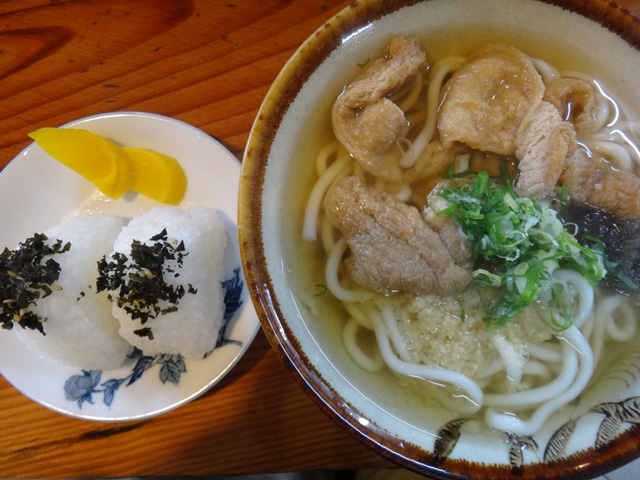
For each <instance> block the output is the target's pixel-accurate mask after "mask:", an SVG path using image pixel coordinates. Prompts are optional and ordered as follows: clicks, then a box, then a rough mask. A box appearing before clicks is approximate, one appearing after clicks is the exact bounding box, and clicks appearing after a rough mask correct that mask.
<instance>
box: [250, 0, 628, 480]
mask: <svg viewBox="0 0 640 480" xmlns="http://www.w3.org/2000/svg"><path fill="white" fill-rule="evenodd" d="M423 1H430V0H423ZM538 1H540V2H542V3H547V4H551V5H556V6H559V7H561V8H563V9H566V10H570V11H573V12H575V13H578V14H580V15H582V16H584V17H586V18H589V19H591V20H593V21H594V22H596V23H599V24H600V25H602V26H603V27H605V28H607V29H608V30H610V31H612V32H613V33H615V34H616V35H618V36H620V37H621V38H623V39H624V40H625V41H626V42H627V43H628V44H630V45H631V46H633V47H634V48H635V49H636V50H640V21H638V19H636V18H635V17H634V16H632V15H631V14H630V13H629V12H628V11H627V10H626V9H623V8H620V7H619V6H618V5H617V4H615V3H614V2H605V1H591V2H588V4H585V3H583V1H584V0H555V1H554V0H538ZM416 3H421V0H406V1H401V0H391V1H389V0H386V1H383V0H374V1H370V2H355V3H353V4H351V5H349V6H347V7H346V8H344V9H343V10H342V11H340V12H339V13H338V14H336V15H335V16H334V17H332V18H331V19H330V20H328V21H327V22H326V23H325V24H324V25H323V26H321V27H320V28H318V29H317V30H316V31H315V32H314V33H313V34H312V36H311V37H309V38H308V39H307V40H306V41H305V42H304V43H303V44H302V45H301V46H300V48H299V49H298V50H297V51H296V53H295V54H294V55H293V56H292V57H291V59H290V60H289V61H288V62H287V63H286V65H285V66H284V67H283V69H282V71H281V72H280V73H279V74H278V76H277V78H276V79H275V81H274V83H273V85H272V86H271V88H270V89H269V91H268V93H267V96H266V97H265V100H264V101H263V103H262V106H261V107H260V110H259V112H258V115H257V117H256V119H255V121H254V124H253V127H252V130H251V134H250V137H249V141H248V144H247V148H246V151H245V154H244V159H243V165H242V174H241V180H240V191H239V197H238V225H239V228H238V232H239V239H240V253H241V257H242V264H243V268H244V274H245V278H246V281H247V287H248V289H249V292H250V295H251V299H252V301H253V302H254V304H255V306H256V310H257V312H258V316H259V318H260V322H261V324H262V326H263V330H264V332H265V334H266V336H267V338H268V340H269V342H270V343H271V345H272V347H273V348H274V350H275V351H276V354H277V356H278V357H279V359H280V361H281V362H282V363H283V365H284V366H285V367H286V368H287V369H288V370H289V372H290V373H291V374H292V376H293V377H294V378H295V380H296V381H297V382H298V383H299V384H300V386H301V387H302V388H303V390H304V391H305V393H306V394H307V395H308V396H309V397H310V398H311V399H312V400H313V401H314V402H315V403H316V404H317V405H318V406H319V407H320V409H321V410H322V411H323V412H324V413H325V414H327V415H328V416H329V417H330V418H331V419H332V420H334V421H335V422H336V423H337V424H338V425H339V426H340V427H342V428H343V429H345V430H346V431H348V432H349V433H350V434H351V435H352V436H353V437H354V438H356V439H357V440H359V441H360V442H362V443H363V444H364V445H366V446H367V447H369V448H371V449H372V450H373V451H375V452H376V453H378V454H379V455H381V456H382V457H384V458H386V459H388V460H391V461H392V462H394V463H396V464H398V465H400V466H402V467H404V468H407V469H410V470H413V471H415V472H417V473H421V474H425V475H429V476H431V477H432V478H437V479H444V480H452V479H460V480H462V479H467V480H471V479H474V480H480V479H490V478H491V479H496V478H509V477H512V476H514V475H515V476H517V477H518V478H521V479H536V480H544V479H549V480H551V479H560V478H562V479H570V478H591V477H595V476H599V475H603V474H605V473H607V472H609V471H611V470H614V469H616V468H618V467H620V466H622V465H624V464H625V463H627V462H629V461H631V460H633V459H635V458H636V457H637V456H638V455H639V454H640V426H638V425H634V426H632V427H630V428H629V429H627V430H626V431H625V432H624V433H622V434H621V435H619V436H618V437H616V439H615V440H614V441H612V442H610V443H608V444H606V445H605V446H603V447H599V448H597V449H596V448H594V447H591V448H589V449H587V450H585V451H582V452H579V453H576V454H574V455H571V456H570V457H568V458H565V459H562V460H558V461H554V462H552V463H544V462H538V463H535V464H527V465H526V466H525V467H524V469H522V470H519V471H514V470H513V469H512V468H510V467H509V466H506V465H502V466H496V465H486V464H479V463H473V462H468V461H465V460H450V459H444V460H442V459H438V458H435V457H434V455H433V454H431V453H429V452H427V451H425V450H423V449H422V448H420V447H418V446H416V445H411V444H408V443H407V442H404V441H403V442H402V445H401V446H400V445H399V443H400V442H399V441H400V439H398V438H397V437H395V436H394V435H392V434H390V433H389V432H387V431H385V430H384V429H382V428H379V427H377V426H375V425H374V424H373V422H372V423H370V424H369V426H368V427H366V428H365V427H364V426H363V425H362V424H361V423H360V422H359V421H358V420H359V419H360V418H361V414H360V412H358V411H357V410H356V409H355V408H353V407H352V406H351V405H349V404H348V403H346V402H345V401H344V400H343V399H342V398H341V397H340V395H339V394H338V393H337V392H335V391H333V389H332V388H331V386H330V385H329V384H328V382H326V381H324V379H323V378H322V376H321V375H320V373H319V372H317V371H316V370H315V368H314V367H313V365H312V364H311V362H310V361H309V359H308V358H307V357H306V356H305V355H304V353H303V352H302V351H301V349H300V345H299V344H298V342H297V340H296V338H295V337H294V336H293V334H292V332H291V330H290V329H289V327H288V325H287V323H286V321H284V320H281V319H283V315H282V312H281V309H280V305H279V304H278V301H277V299H276V297H275V293H274V289H273V285H272V281H271V278H270V276H269V273H268V272H267V271H265V270H264V269H263V268H261V267H260V265H265V263H266V260H265V254H264V248H263V244H262V240H261V238H262V229H261V224H262V214H261V208H262V202H261V199H262V181H263V180H264V176H265V169H266V162H267V158H268V156H269V153H270V149H271V145H272V143H273V141H274V138H275V136H276V133H277V131H278V128H279V126H280V123H281V121H282V119H283V117H284V115H285V114H286V112H287V110H288V108H289V105H290V104H291V102H293V100H294V99H295V98H296V96H297V94H298V92H299V91H300V89H301V88H302V86H303V85H304V84H305V82H306V81H307V80H308V78H309V76H310V75H311V72H313V71H314V70H315V69H316V68H317V67H318V66H319V65H320V64H321V63H322V62H323V61H324V60H325V59H326V58H327V57H328V56H329V55H330V54H331V52H333V51H334V50H335V49H336V48H337V47H338V46H339V45H340V43H341V40H342V38H343V37H344V36H346V34H348V33H349V32H352V31H354V30H355V29H357V28H360V27H363V26H365V25H367V24H368V23H370V22H372V21H374V20H377V19H380V18H382V17H384V16H386V15H388V14H391V13H393V12H395V11H396V10H399V9H400V8H402V7H406V6H410V5H414V4H416ZM316 43H317V44H318V45H319V48H318V47H316V46H314V45H315V44H316ZM594 457H595V458H597V462H593V461H592V460H593V459H594Z"/></svg>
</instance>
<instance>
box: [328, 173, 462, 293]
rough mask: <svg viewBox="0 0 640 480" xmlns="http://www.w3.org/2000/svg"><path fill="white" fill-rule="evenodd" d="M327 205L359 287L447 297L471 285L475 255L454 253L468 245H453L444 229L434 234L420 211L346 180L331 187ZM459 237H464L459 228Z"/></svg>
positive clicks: (456, 243)
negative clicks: (343, 238)
mask: <svg viewBox="0 0 640 480" xmlns="http://www.w3.org/2000/svg"><path fill="white" fill-rule="evenodd" d="M324 205H325V210H326V212H327V213H328V215H330V216H331V217H332V219H333V220H334V221H335V222H336V223H337V225H338V227H339V229H340V231H341V232H342V234H343V236H344V237H345V239H346V242H347V244H348V246H349V248H350V252H351V253H350V256H349V257H348V258H347V259H346V261H345V263H346V266H347V269H348V271H349V273H350V275H351V277H352V278H353V280H354V281H355V282H356V283H358V284H359V285H361V286H363V287H367V288H371V289H374V290H376V291H379V292H389V291H405V292H414V293H433V294H437V295H447V294H451V293H456V292H460V291H461V290H462V289H463V288H464V287H466V286H467V285H468V284H469V283H470V282H471V271H472V265H473V261H472V256H471V255H472V253H471V249H470V248H466V249H465V250H464V251H457V250H455V249H456V248H457V246H456V245H460V244H462V243H464V240H463V239H460V238H458V239H457V242H456V241H454V239H453V235H454V233H453V231H452V230H448V229H446V228H445V227H442V226H440V227H439V226H437V225H436V228H435V229H434V228H432V226H430V223H429V222H427V221H426V220H425V218H424V217H423V216H422V215H421V213H420V212H419V211H418V209H416V208H415V207H412V206H409V205H406V204H405V203H403V202H401V201H399V200H398V199H397V198H396V197H394V196H393V195H390V194H387V193H382V192H378V191H376V190H373V189H371V190H370V189H367V188H366V187H365V186H364V185H363V184H362V183H361V181H360V179H359V178H358V177H346V178H344V179H342V180H339V181H338V182H336V183H334V184H333V185H332V187H331V188H330V189H329V191H328V192H327V194H326V196H325V200H324ZM452 221H453V220H452ZM445 230H446V232H445ZM441 235H446V237H445V238H443V237H442V236H441ZM458 235H463V234H462V231H461V230H460V229H459V228H458ZM450 249H452V250H453V251H450Z"/></svg>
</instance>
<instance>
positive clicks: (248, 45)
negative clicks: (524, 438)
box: [0, 0, 640, 478]
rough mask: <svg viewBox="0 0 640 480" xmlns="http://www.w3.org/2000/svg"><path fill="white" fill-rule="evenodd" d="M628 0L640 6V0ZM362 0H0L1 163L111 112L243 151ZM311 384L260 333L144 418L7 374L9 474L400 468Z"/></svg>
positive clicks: (1, 445)
mask: <svg viewBox="0 0 640 480" xmlns="http://www.w3.org/2000/svg"><path fill="white" fill-rule="evenodd" d="M619 3H621V4H623V5H625V6H627V7H628V8H629V9H630V10H632V11H633V12H634V13H636V14H640V1H639V0H624V1H620V2H619ZM347 4H348V2H347V1H334V0H296V1H295V2H294V1H291V2H285V1H281V0H255V1H245V0H84V1H71V0H69V1H67V0H3V1H0V169H1V168H3V167H4V166H5V165H6V164H7V163H8V162H9V161H10V160H11V159H12V158H13V157H14V156H15V155H17V154H18V153H19V152H20V151H21V150H22V149H23V148H24V147H26V146H27V144H28V143H29V139H28V138H27V133H28V132H30V131H32V130H34V129H36V128H39V127H44V126H58V125H61V124H64V123H66V122H69V121H71V120H74V119H77V118H81V117H84V116H88V115H93V114H96V113H101V112H109V111H115V110H138V111H147V112H153V113H158V114H163V115H167V116H171V117H174V118H177V119H179V120H183V121H185V122H188V123H190V124H192V125H194V126H196V127H198V128H200V129H202V130H203V131H205V132H206V133H208V134H209V135H211V136H213V137H215V138H216V139H218V140H220V141H221V142H222V143H223V144H224V145H225V146H226V147H227V148H228V149H229V150H230V151H231V152H233V153H234V154H235V155H236V156H237V157H238V158H241V156H242V152H243V149H244V147H245V144H246V141H247V137H248V134H249V130H250V128H251V125H252V122H253V119H254V117H255V115H256V113H257V110H258V108H259V106H260V103H261V101H262V99H263V98H264V96H265V94H266V92H267V90H268V88H269V86H270V84H271V82H272V81H273V79H274V78H275V77H276V75H277V73H278V72H279V71H280V69H281V68H282V66H283V65H284V63H285V62H286V60H287V59H288V58H289V57H290V56H291V54H292V53H293V52H294V51H295V49H296V48H297V47H298V46H299V45H300V44H301V43H302V42H303V41H304V40H305V39H306V38H307V36H309V35H310V34H311V33H312V32H313V31H314V30H315V29H316V28H318V27H319V26H321V25H322V24H323V22H324V21H325V20H326V19H328V18H330V17H331V16H332V15H334V14H335V13H337V12H338V11H339V10H340V9H342V8H343V7H345V6H346V5H347ZM390 466H392V465H391V464H390V463H388V462H387V461H386V460H384V459H382V458H381V457H379V456H377V455H375V454H374V453H372V452H371V451H370V450H369V449H367V448H365V447H364V446H363V445H361V444H360V443H359V442H358V441H357V440H356V439H354V438H353V437H352V436H351V435H350V434H349V433H347V432H345V431H343V430H342V429H341V428H340V427H339V426H337V425H336V424H334V423H333V422H332V421H331V420H330V419H329V418H327V417H326V416H325V414H324V413H322V412H321V411H320V409H319V408H318V407H317V406H316V405H315V404H314V403H313V402H312V401H311V400H310V399H309V398H308V397H307V396H306V394H305V393H304V392H303V391H302V389H301V388H300V387H299V386H298V384H297V383H295V382H294V381H293V379H292V378H291V376H290V375H289V373H288V372H287V370H286V369H285V368H284V367H283V366H282V365H281V364H280V362H279V360H278V359H277V358H276V356H275V354H274V353H273V351H272V350H271V348H270V346H269V344H268V342H267V340H266V338H265V336H264V335H263V334H262V333H259V334H258V336H257V338H256V339H255V341H254V343H253V344H252V346H251V348H250V349H249V350H248V352H247V354H246V355H245V356H244V357H243V359H242V360H241V362H240V363H239V364H238V365H237V366H236V367H235V368H234V369H233V370H232V371H231V373H230V374H229V375H228V376H227V377H226V378H224V379H223V381H222V382H221V383H219V384H218V385H216V386H215V387H214V388H213V389H212V390H211V391H209V392H208V393H207V394H206V395H204V396H203V397H201V398H199V399H198V400H197V401H194V402H192V403H190V404H188V405H186V406H184V407H182V408H179V409H178V410H176V411H173V412H170V413H167V414H165V415H161V416H159V417H156V418H152V419H149V420H144V421H136V422H129V423H118V424H105V423H95V422H88V421H82V420H76V419H72V418H68V417H66V416H63V415H60V414H57V413H54V412H52V411H49V410H48V409H46V408H44V407H41V406H39V405H38V404H36V403H35V402H33V401H31V400H29V399H27V398H26V397H24V396H23V395H22V394H20V393H19V392H18V391H17V390H15V389H14V388H13V387H12V386H11V385H9V384H8V383H7V382H6V381H5V380H4V379H3V378H2V377H0V477H2V478H8V477H13V478H45V477H46V478H76V477H85V478H90V477H124V476H150V475H156V476H157V475H205V474H237V473H254V472H273V471H290V470H302V469H316V468H330V469H354V468H364V467H390Z"/></svg>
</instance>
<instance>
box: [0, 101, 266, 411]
mask: <svg viewBox="0 0 640 480" xmlns="http://www.w3.org/2000/svg"><path fill="white" fill-rule="evenodd" d="M64 126H65V127H78V128H84V129H86V130H89V131H91V132H93V133H96V134H98V135H102V136H104V137H106V138H108V139H110V140H113V141H114V142H116V143H118V144H120V145H123V146H133V147H143V148H149V149H152V150H156V151H159V152H162V153H164V154H167V155H170V156H173V157H175V158H176V159H177V160H178V161H179V162H180V164H181V166H182V167H183V169H184V170H185V173H186V175H187V180H188V187H187V192H186V195H185V198H184V200H183V201H182V202H181V204H180V205H179V206H181V207H183V206H188V205H204V206H208V207H212V208H215V209H216V210H217V211H218V214H219V215H220V216H221V218H222V219H223V220H224V222H225V226H226V229H227V236H228V239H229V246H228V247H227V254H226V264H225V279H229V280H230V279H233V278H234V276H235V275H236V272H237V275H238V277H237V278H236V280H237V281H238V283H239V284H240V285H239V288H240V289H241V294H240V301H241V302H242V303H241V305H240V307H239V308H238V309H237V311H235V313H234V314H233V316H232V318H231V320H230V322H229V324H228V328H227V329H226V333H225V338H226V339H227V340H230V342H229V343H226V344H225V345H222V346H220V347H218V348H216V349H215V350H214V351H213V352H212V353H211V354H210V355H209V356H208V357H206V358H204V359H202V360H198V361H188V360H184V362H185V367H186V371H184V372H180V369H179V368H178V369H175V368H172V367H179V363H180V359H177V358H176V357H167V356H164V357H162V358H160V357H157V358H155V361H151V357H146V358H142V359H141V358H135V359H131V360H130V362H129V364H128V366H126V367H122V368H120V369H117V370H108V371H95V370H94V371H89V370H83V369H81V368H75V367H68V366H65V365H62V364H56V363H54V362H50V361H46V360H44V359H42V358H40V357H39V355H38V354H37V353H35V352H33V351H31V350H29V349H27V348H26V347H25V346H24V345H23V344H22V343H20V342H18V341H17V340H16V338H14V336H13V333H12V332H11V331H6V330H2V329H0V372H1V373H2V375H3V376H4V377H5V378H6V379H7V380H8V381H9V382H10V383H11V384H12V385H13V386H14V387H16V388H17V389H18V390H20V391H21V392H22V393H23V394H24V395H26V396H27V397H29V398H31V399H33V400H35V401H36V402H38V403H40V404H42V405H44V406H45V407H48V408H50V409H52V410H55V411H57V412H60V413H63V414H66V415H70V416H72V417H77V418H83V419H87V420H100V421H124V420H134V419H141V418H146V417H150V416H154V415H158V414H160V413H163V412H167V411H169V410H172V409H174V408H177V407H179V406H181V405H184V404H185V403H187V402H189V401H191V400H193V399H195V398H197V397H198V396H200V395H202V394H203V393H204V392H205V391H207V390H208V389H209V388H211V387H212V386H214V385H215V384H216V383H217V382H218V381H220V379H222V378H223V377H224V376H225V375H226V374H227V373H228V372H229V371H230V370H231V368H232V367H233V366H234V365H235V364H236V363H237V362H238V360H239V359H240V358H241V356H242V355H243V354H244V352H245V351H246V350H247V348H248V347H249V345H250V344H251V342H252V340H253V338H254V337H255V335H256V333H257V331H258V329H259V328H260V324H259V321H258V317H257V315H256V312H255V310H254V308H253V305H252V303H251V299H250V298H249V295H248V292H247V288H246V284H245V281H244V276H243V273H242V269H241V261H240V252H239V245H238V235H237V223H236V211H237V196H238V180H239V176H240V163H239V162H238V160H237V159H236V158H235V157H234V156H233V155H231V153H229V151H227V150H226V149H225V148H224V147H223V146H222V145H221V144H220V143H218V142H217V141H216V140H214V139H213V138H211V137H209V136H208V135H206V134H205V133H203V132H201V131H200V130H198V129H196V128H194V127H192V126H190V125H187V124H185V123H183V122H180V121H177V120H173V119H171V118H167V117H163V116H159V115H153V114H148V113H139V112H115V113H109V114H104V115H96V116H92V117H87V118H84V119H81V120H77V121H74V122H71V123H69V124H67V125H64ZM0 205H2V209H1V210H0V225H2V228H1V230H0V246H1V247H2V248H4V247H5V246H6V247H9V248H15V247H16V246H17V244H18V242H20V241H22V240H24V239H26V238H27V237H29V236H31V235H33V234H34V233H35V232H42V231H44V230H46V229H48V228H51V227H53V226H55V225H58V224H60V223H62V222H64V221H66V220H67V219H68V218H70V217H71V216H74V215H77V214H78V213H87V212H90V213H116V214H119V215H122V216H124V217H132V216H134V215H138V214H140V213H143V212H144V211H146V210H148V209H149V208H150V207H152V206H155V205H159V204H158V203H157V202H154V201H152V200H149V199H147V198H146V197H143V196H141V195H137V194H133V193H132V192H129V193H127V194H125V196H124V197H122V198H120V199H118V200H112V199H109V198H108V197H106V196H104V195H102V194H100V192H99V191H98V190H97V189H96V188H95V187H94V186H93V184H91V183H90V182H88V181H86V180H85V179H84V178H82V177H81V176H80V175H78V174H76V173H75V172H73V171H71V170H69V169H68V168H66V167H64V166H63V165H62V164H60V163H59V162H57V161H56V160H54V159H53V158H51V157H50V156H49V155H48V154H46V153H45V152H44V151H43V150H42V149H41V148H40V147H39V146H38V145H36V144H32V145H30V146H29V147H27V148H26V149H25V150H23V151H22V152H21V153H20V154H19V155H18V156H17V157H16V158H15V159H14V160H13V161H12V162H11V163H10V164H9V165H8V166H7V167H6V168H5V169H4V170H3V171H2V172H1V173H0ZM238 291H239V290H238ZM229 306H230V305H229V304H227V308H229ZM228 311H229V310H228ZM163 367H165V368H163ZM167 372H173V374H169V375H167ZM132 375H133V377H132ZM138 375H140V376H139V377H138ZM131 378H134V381H133V383H129V382H130V380H131ZM163 380H164V381H163ZM109 403H110V405H109Z"/></svg>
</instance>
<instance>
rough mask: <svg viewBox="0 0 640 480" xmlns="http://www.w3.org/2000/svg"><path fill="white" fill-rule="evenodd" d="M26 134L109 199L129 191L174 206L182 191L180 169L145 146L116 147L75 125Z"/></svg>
mask: <svg viewBox="0 0 640 480" xmlns="http://www.w3.org/2000/svg"><path fill="white" fill-rule="evenodd" d="M29 136H30V137H31V138H32V139H33V140H35V142H36V143H37V144H38V145H40V146H41V147H42V149H43V150H44V151H45V152H47V153H48V154H49V155H51V156H52V157H53V158H55V159H56V160H58V161H59V162H60V163H62V164H63V165H66V166H67V167H69V168H70V169H72V170H74V171H76V172H77V173H79V174H80V175H82V176H83V177H84V178H86V179H87V180H89V181H90V182H92V183H93V184H94V185H95V186H96V187H98V189H99V190H100V191H101V192H102V193H104V194H105V195H108V196H109V197H111V198H119V197H120V196H122V194H124V193H125V192H126V191H127V190H133V191H136V192H139V193H141V194H142V195H145V196H147V197H149V198H151V199H153V200H157V201H159V202H162V203H168V204H171V205H177V204H178V203H180V201H181V200H182V198H183V197H184V194H185V192H186V189H187V177H186V175H185V173H184V170H183V169H182V167H181V166H180V164H179V163H178V161H177V160H176V159H175V158H173V157H170V156H168V155H164V154H162V153H158V152H154V151H153V150H148V149H145V148H136V147H120V146H118V145H116V144H115V143H113V142H111V141H109V140H107V139H106V138H103V137H101V136H99V135H96V134H94V133H91V132H88V131H87V130H83V129H78V128H41V129H39V130H36V131H35V132H32V133H30V134H29Z"/></svg>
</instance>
